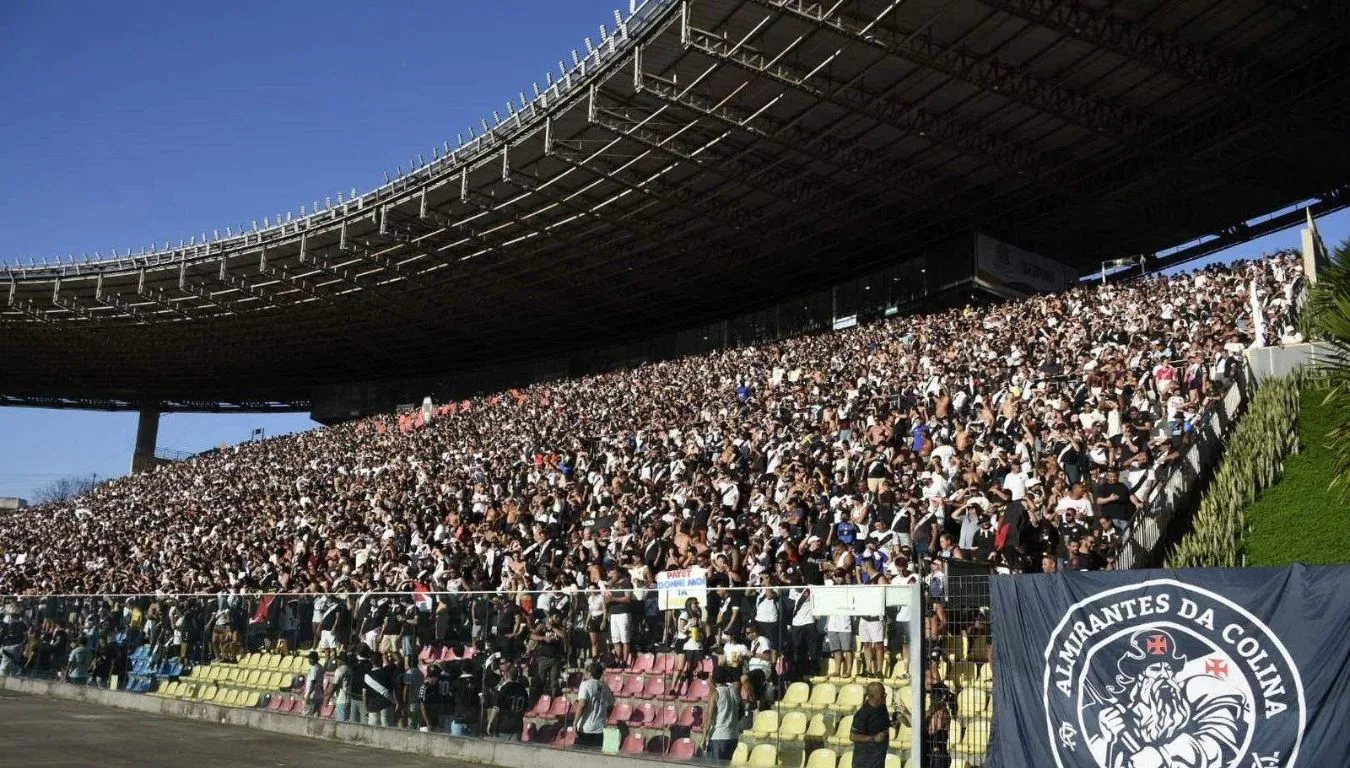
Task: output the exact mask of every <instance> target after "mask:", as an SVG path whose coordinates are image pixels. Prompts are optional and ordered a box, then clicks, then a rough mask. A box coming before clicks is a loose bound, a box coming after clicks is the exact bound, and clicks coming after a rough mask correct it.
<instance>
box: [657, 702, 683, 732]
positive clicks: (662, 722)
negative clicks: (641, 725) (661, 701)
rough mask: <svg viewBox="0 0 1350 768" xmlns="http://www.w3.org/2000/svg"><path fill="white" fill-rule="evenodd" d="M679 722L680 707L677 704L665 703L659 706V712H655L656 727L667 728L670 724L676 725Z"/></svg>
mask: <svg viewBox="0 0 1350 768" xmlns="http://www.w3.org/2000/svg"><path fill="white" fill-rule="evenodd" d="M679 722H680V708H679V707H678V706H677V705H675V704H667V705H665V706H664V707H661V711H660V713H659V714H657V720H656V725H657V727H660V728H669V727H670V726H672V725H676V724H678V723H679Z"/></svg>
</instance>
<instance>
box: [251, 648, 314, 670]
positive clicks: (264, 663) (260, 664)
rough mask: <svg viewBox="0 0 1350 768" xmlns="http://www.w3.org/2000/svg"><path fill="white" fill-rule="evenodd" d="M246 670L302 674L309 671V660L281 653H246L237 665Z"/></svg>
mask: <svg viewBox="0 0 1350 768" xmlns="http://www.w3.org/2000/svg"><path fill="white" fill-rule="evenodd" d="M235 666H237V667H242V668H244V669H263V670H271V671H281V672H294V673H296V674H301V673H303V672H306V671H308V670H309V659H307V658H305V657H304V656H299V655H283V654H280V653H246V654H244V655H243V656H240V657H239V661H238V662H237V663H236V664H235Z"/></svg>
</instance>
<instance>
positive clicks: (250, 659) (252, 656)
mask: <svg viewBox="0 0 1350 768" xmlns="http://www.w3.org/2000/svg"><path fill="white" fill-rule="evenodd" d="M257 658H258V655H257V654H256V653H246V654H244V655H243V656H240V657H239V660H238V661H236V662H235V663H236V664H238V665H239V666H241V667H251V666H253V663H254V661H256V659H257Z"/></svg>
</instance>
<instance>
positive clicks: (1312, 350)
mask: <svg viewBox="0 0 1350 768" xmlns="http://www.w3.org/2000/svg"><path fill="white" fill-rule="evenodd" d="M1335 357H1336V348H1335V347H1333V346H1332V345H1330V344H1328V343H1326V342H1322V341H1315V342H1311V343H1308V344H1288V345H1285V346H1280V347H1258V348H1256V349H1249V350H1247V362H1248V363H1249V364H1250V365H1251V369H1252V375H1253V376H1255V377H1256V381H1257V383H1258V384H1259V383H1261V382H1264V381H1265V380H1266V379H1269V378H1271V377H1280V376H1288V375H1289V374H1291V373H1293V372H1294V369H1295V368H1298V367H1300V366H1304V365H1308V366H1313V367H1316V366H1318V365H1321V364H1325V363H1329V362H1332V361H1334V360H1335Z"/></svg>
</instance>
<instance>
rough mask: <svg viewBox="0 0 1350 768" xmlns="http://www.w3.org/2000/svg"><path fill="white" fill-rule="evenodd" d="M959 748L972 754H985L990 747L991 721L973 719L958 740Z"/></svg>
mask: <svg viewBox="0 0 1350 768" xmlns="http://www.w3.org/2000/svg"><path fill="white" fill-rule="evenodd" d="M956 749H957V750H959V751H960V752H963V753H965V754H970V755H983V754H984V753H985V752H986V751H988V749H989V721H988V720H984V719H978V720H971V721H970V722H968V723H966V727H965V733H963V734H962V735H961V740H960V741H959V742H957V747H956Z"/></svg>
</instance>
